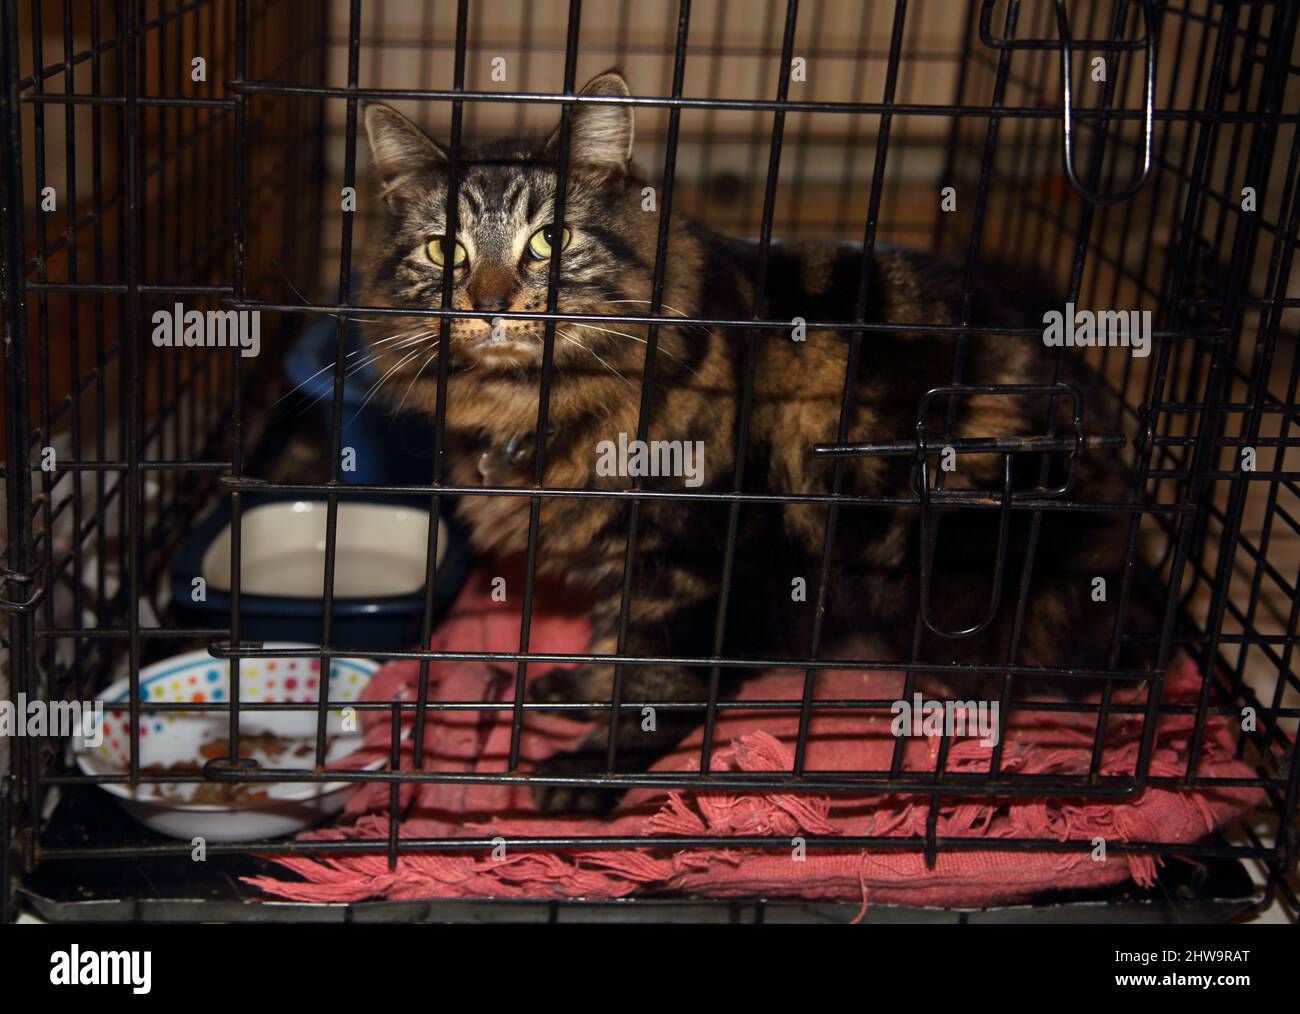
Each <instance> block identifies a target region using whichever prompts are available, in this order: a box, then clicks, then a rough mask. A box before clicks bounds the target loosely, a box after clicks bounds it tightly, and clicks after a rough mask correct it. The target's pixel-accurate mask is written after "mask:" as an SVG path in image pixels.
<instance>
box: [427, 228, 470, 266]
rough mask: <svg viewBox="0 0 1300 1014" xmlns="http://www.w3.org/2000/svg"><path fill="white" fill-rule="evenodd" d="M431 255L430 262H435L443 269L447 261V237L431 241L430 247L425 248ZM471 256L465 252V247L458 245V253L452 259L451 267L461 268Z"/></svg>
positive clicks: (436, 237)
mask: <svg viewBox="0 0 1300 1014" xmlns="http://www.w3.org/2000/svg"><path fill="white" fill-rule="evenodd" d="M424 249H425V252H426V253H428V255H429V260H431V261H433V263H434V264H436V265H438V267H442V266H443V264H445V263H446V261H447V237H446V236H434V237H433V239H431V240H429V243H428V245H427V246H426V247H425V248H424ZM468 256H469V254H467V253H466V252H465V247H464V246H463V245H462V244H461V243H457V244H456V251H455V253H453V254H452V257H451V266H452V267H454V268H459V267H461V266H462V265H464V263H465V258H466V257H468Z"/></svg>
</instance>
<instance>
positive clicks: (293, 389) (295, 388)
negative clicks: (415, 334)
mask: <svg viewBox="0 0 1300 1014" xmlns="http://www.w3.org/2000/svg"><path fill="white" fill-rule="evenodd" d="M401 337H402V335H400V334H395V335H390V336H389V337H387V338H380V339H379V340H377V341H373V342H369V343H368V345H369V346H370V348H378V347H379V346H380V345H386V344H388V343H389V342H392V341H396V340H397V339H399V338H401ZM365 351H367V350H366V349H363V348H362V349H354V350H353V351H351V352H349V353H348V354H347V355H345V356H344V357H343V358H344V359H345V360H347V359H351V358H352V357H353V356H359V355H361V353H363V352H365ZM371 360H373V357H371ZM371 360H367V361H368V362H369V361H371ZM337 363H338V360H335V361H334V362H333V363H329V364H328V365H326V366H322V367H321V368H320V369H319V370H317V371H316V372H315V373H313V374H312V375H311V376H310V377H308V378H307V379H306V380H304V381H302V382H301V383H298V384H294V385H293V387H291V388H289V390H287V391H285V392H284V394H282V395H280V397H278V398H276V399H275V401H273V402H271V404H269V405H267V406H266V411H267V412H270V411H271V409H273V408H275V406H276V405H278V404H280V402H282V401H284V400H285V399H286V398H289V397H291V396H292V395H293V394H294V392H296V391H299V390H301V389H302V388H304V387H306V386H307V385H308V384H310V383H311V382H312V381H313V380H315V379H316V378H317V377H319V376H320V375H321V374H322V373H325V372H327V371H329V370H332V369H334V367H335V366H336V365H337ZM320 397H321V396H320V395H317V396H316V398H315V399H313V401H314V400H318V399H319V398H320Z"/></svg>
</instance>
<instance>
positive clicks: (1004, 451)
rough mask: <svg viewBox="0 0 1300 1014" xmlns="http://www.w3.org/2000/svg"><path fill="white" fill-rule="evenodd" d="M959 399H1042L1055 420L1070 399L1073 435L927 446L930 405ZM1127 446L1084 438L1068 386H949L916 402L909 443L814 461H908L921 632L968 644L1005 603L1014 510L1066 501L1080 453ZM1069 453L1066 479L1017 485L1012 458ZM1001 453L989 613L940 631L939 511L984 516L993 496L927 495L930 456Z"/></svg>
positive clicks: (847, 450)
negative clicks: (936, 581)
mask: <svg viewBox="0 0 1300 1014" xmlns="http://www.w3.org/2000/svg"><path fill="white" fill-rule="evenodd" d="M957 395H1003V396H1010V397H1017V398H1023V397H1027V396H1035V395H1037V396H1046V397H1048V398H1050V404H1051V406H1052V409H1051V411H1050V412H1049V419H1054V418H1055V410H1056V405H1057V404H1058V403H1059V401H1060V400H1061V399H1069V401H1070V403H1071V405H1072V409H1071V412H1070V430H1071V432H1069V433H1065V434H1056V433H1054V432H1049V433H1046V434H1036V435H1026V436H997V437H960V438H953V439H947V440H944V441H942V442H940V443H937V444H935V443H931V442H930V441H929V440H928V438H927V436H926V432H925V427H926V421H927V419H928V418H929V417H930V415H931V409H930V405H931V403H932V402H933V401H934V400H935V399H936V398H944V397H947V398H952V397H956V396H957ZM1125 443H1126V440H1125V437H1124V435H1123V434H1110V435H1094V436H1088V435H1085V433H1084V431H1083V397H1082V395H1081V394H1080V392H1079V391H1078V389H1077V388H1075V387H1073V386H1071V385H1070V384H1064V383H1057V384H998V385H992V384H988V385H979V384H948V385H944V386H941V387H934V388H931V389H930V390H928V391H927V392H926V393H925V394H924V395H923V396H922V398H921V402H920V405H919V407H918V409H917V416H916V437H915V439H914V440H910V441H907V440H899V441H887V442H881V443H851V444H817V445H815V446H814V448H813V454H814V456H816V457H822V458H843V457H909V458H911V459H912V461H913V470H912V488H913V492H914V493H915V494H916V496H917V499H918V502H919V504H920V511H921V521H920V529H921V530H920V540H921V601H920V611H921V618H922V619H923V620H924V622H925V625H926V626H927V627H928V628H929V629H930V630H932V631H933V632H934V633H936V634H938V635H939V636H940V637H949V638H956V637H969V636H971V635H973V634H978V633H979V632H980V631H982V630H984V629H986V628H987V627H988V626H989V625H990V624H991V623H992V622H993V620H994V618H995V617H996V616H997V612H998V609H999V607H1000V606H1001V601H1002V583H1003V576H1004V574H1005V571H1006V557H1007V538H1008V534H1009V532H1010V526H1011V509H1012V504H1014V503H1016V502H1017V501H1024V500H1028V499H1035V498H1055V497H1063V496H1066V495H1068V494H1069V493H1070V491H1071V490H1072V489H1073V488H1074V484H1075V479H1076V476H1077V474H1078V459H1079V455H1080V453H1081V452H1083V451H1084V450H1087V449H1093V448H1119V447H1123V446H1124V444H1125ZM1052 452H1068V454H1069V457H1068V458H1067V464H1066V469H1065V477H1064V479H1063V480H1062V481H1061V483H1060V484H1059V485H1057V486H1044V485H1034V486H1032V487H1028V488H1024V489H1016V488H1015V484H1014V471H1013V461H1014V456H1015V455H1016V454H1047V453H1052ZM949 453H951V454H954V455H963V454H1001V455H1003V475H1002V489H1001V491H1000V492H999V493H998V494H996V500H992V505H995V506H996V509H997V511H998V538H997V546H996V557H995V563H994V574H993V589H992V593H991V595H990V600H989V603H988V607H987V608H986V610H985V611H984V614H983V616H982V618H981V619H979V620H978V621H977V622H975V623H973V624H971V625H969V626H965V627H961V628H958V629H952V630H949V629H946V628H944V627H941V626H940V625H939V624H938V623H937V622H936V621H935V620H934V618H933V609H932V608H931V603H930V599H931V586H932V584H933V578H934V555H935V547H936V545H937V542H938V530H939V520H938V514H937V509H936V508H942V507H944V506H954V507H955V506H961V505H966V506H972V505H978V508H979V509H980V510H986V509H989V508H990V506H991V504H990V500H991V497H990V494H988V493H986V492H983V491H980V490H969V489H953V490H945V489H943V488H941V487H940V488H934V489H932V488H931V484H930V460H929V459H930V457H931V456H933V455H940V454H945V455H946V454H949Z"/></svg>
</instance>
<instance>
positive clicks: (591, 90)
mask: <svg viewBox="0 0 1300 1014" xmlns="http://www.w3.org/2000/svg"><path fill="white" fill-rule="evenodd" d="M578 94H579V95H591V96H609V97H616V98H626V97H627V96H629V95H631V94H632V91H631V89H630V88H628V86H627V82H626V81H625V80H623V75H622V74H620V73H619V72H618V71H617V70H607V71H605V73H603V74H598V75H597V76H596V77H593V78H592V79H591V80H590V81H588V82H587V83H586V84H585V85H583V86H582V90H581V91H580V92H578ZM559 145H560V128H559V127H557V128H556V129H555V132H554V133H553V134H551V137H550V139H549V140H548V141H547V142H546V147H547V150H548V151H551V152H556V151H557V150H558V149H559ZM631 161H632V107H631V106H627V105H617V106H606V105H594V104H586V103H584V104H582V105H578V106H575V107H574V110H573V118H572V120H571V121H570V124H569V162H570V163H571V164H572V165H573V166H575V167H578V168H579V169H582V168H586V169H594V170H596V171H597V172H601V173H608V174H611V175H617V176H622V175H625V174H626V173H627V171H628V166H629V164H630V163H631Z"/></svg>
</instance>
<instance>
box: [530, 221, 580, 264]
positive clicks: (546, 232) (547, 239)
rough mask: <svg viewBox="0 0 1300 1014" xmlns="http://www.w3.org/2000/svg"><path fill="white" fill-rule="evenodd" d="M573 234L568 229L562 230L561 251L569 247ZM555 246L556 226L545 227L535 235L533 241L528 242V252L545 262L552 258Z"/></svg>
mask: <svg viewBox="0 0 1300 1014" xmlns="http://www.w3.org/2000/svg"><path fill="white" fill-rule="evenodd" d="M571 235H572V234H571V233H570V232H569V230H568V229H562V230H561V232H560V249H561V250H563V249H564V248H565V247H567V246H568V245H569V239H570V236H571ZM554 244H555V226H553V225H544V226H542V227H541V228H540V229H538V230H537V231H536V232H535V233H533V236H532V239H530V240H529V241H528V252H529V253H530V254H532V255H533V256H534V257H536V258H537V259H538V260H539V261H544V260H546V258H548V257H550V256H551V253H552V251H553V250H554Z"/></svg>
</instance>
